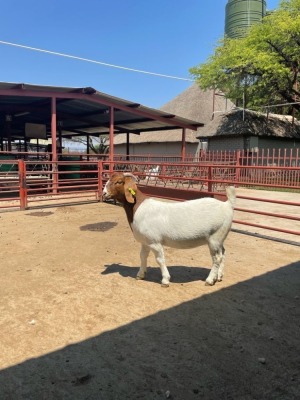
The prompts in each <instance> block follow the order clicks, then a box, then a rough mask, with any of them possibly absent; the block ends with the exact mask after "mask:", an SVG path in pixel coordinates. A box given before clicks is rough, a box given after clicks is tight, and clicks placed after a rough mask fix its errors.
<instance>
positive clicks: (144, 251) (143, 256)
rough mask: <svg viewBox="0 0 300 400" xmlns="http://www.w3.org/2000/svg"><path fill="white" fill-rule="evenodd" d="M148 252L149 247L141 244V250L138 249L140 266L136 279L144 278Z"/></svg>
mask: <svg viewBox="0 0 300 400" xmlns="http://www.w3.org/2000/svg"><path fill="white" fill-rule="evenodd" d="M149 253H150V248H149V247H148V246H146V245H144V244H142V247H141V251H140V258H141V266H140V269H139V272H138V273H137V276H136V279H145V275H146V272H147V259H148V255H149Z"/></svg>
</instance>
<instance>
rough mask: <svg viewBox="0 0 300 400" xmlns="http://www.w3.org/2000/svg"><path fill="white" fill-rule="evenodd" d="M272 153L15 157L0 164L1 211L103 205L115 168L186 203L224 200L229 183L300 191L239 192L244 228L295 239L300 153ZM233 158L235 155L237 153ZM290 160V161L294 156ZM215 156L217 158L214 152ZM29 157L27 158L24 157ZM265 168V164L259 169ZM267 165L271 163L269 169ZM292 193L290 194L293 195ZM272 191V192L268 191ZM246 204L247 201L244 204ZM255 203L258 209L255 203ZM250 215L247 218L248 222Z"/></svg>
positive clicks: (147, 187)
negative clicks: (197, 157)
mask: <svg viewBox="0 0 300 400" xmlns="http://www.w3.org/2000/svg"><path fill="white" fill-rule="evenodd" d="M270 154H271V152H269V153H267V156H265V155H264V156H263V155H262V154H260V156H259V157H257V156H256V157H253V156H252V155H251V157H250V154H249V153H247V156H246V155H245V154H241V153H239V154H237V153H235V155H236V157H235V158H232V157H231V156H229V153H228V152H227V153H226V154H224V153H223V154H222V155H220V153H219V158H218V159H217V157H216V153H215V154H214V157H215V158H214V159H215V163H210V162H209V161H208V160H207V157H206V156H205V157H206V159H205V160H204V161H203V159H202V161H197V162H195V161H193V162H184V163H183V162H177V163H175V162H170V161H163V162H161V161H160V162H159V161H158V160H157V159H154V160H153V159H151V160H147V161H140V160H131V161H125V160H121V159H120V158H118V159H115V160H114V161H113V162H108V161H103V160H102V161H99V160H98V159H97V158H98V157H96V156H87V155H86V156H81V157H77V156H74V155H72V156H71V157H69V158H67V157H63V158H62V159H61V160H60V161H58V162H56V163H54V162H52V161H49V159H47V158H45V157H44V158H41V157H40V158H37V157H35V158H34V157H28V155H27V156H26V158H27V159H16V158H13V157H11V159H9V158H5V159H1V160H0V208H1V209H2V210H7V209H10V208H12V207H14V208H16V209H27V208H32V207H35V206H39V207H41V206H43V205H56V204H62V203H64V204H71V203H74V202H76V203H78V202H83V201H85V202H90V201H99V200H100V199H101V192H102V187H103V184H104V182H105V181H106V180H107V178H108V176H109V173H110V172H111V171H113V170H121V171H126V172H132V173H134V174H135V175H137V176H138V177H139V180H140V181H139V184H140V186H141V187H142V189H143V190H144V191H145V192H146V193H149V194H151V195H153V196H158V197H164V198H169V199H173V200H186V199H192V198H198V197H203V196H216V197H222V196H224V192H225V187H226V186H227V185H235V186H236V187H238V188H248V189H253V188H254V189H265V190H277V191H278V190H280V191H282V192H283V193H285V191H288V192H291V191H293V192H295V193H296V194H297V193H298V194H299V201H298V200H297V201H290V200H282V199H279V200H278V199H276V196H275V192H272V193H271V194H269V196H271V198H262V196H261V194H262V193H264V192H261V191H258V190H257V192H256V193H257V195H256V194H255V195H253V194H252V195H249V194H248V195H247V192H246V194H243V195H241V194H239V196H238V201H239V203H240V204H241V205H238V206H237V207H236V214H237V215H238V219H236V220H235V222H236V223H238V224H243V225H245V226H249V227H250V226H252V227H257V228H261V229H269V230H273V231H277V232H282V233H285V234H290V235H300V224H299V221H300V211H299V210H300V165H299V157H298V152H296V151H295V152H293V153H292V154H291V153H289V154H288V153H287V152H281V154H280V152H278V153H277V155H276V157H275V154H274V153H272V154H271V155H270ZM231 155H232V154H231ZM288 156H289V157H288ZM210 157H212V158H213V155H212V154H210ZM24 158H25V157H24ZM258 164H260V165H258ZM265 164H266V165H265ZM288 192H287V193H288ZM265 193H269V192H265ZM243 201H244V202H247V204H246V205H245V206H244V205H243ZM249 202H250V204H253V205H249ZM262 203H264V204H266V203H269V204H270V205H273V206H274V205H278V206H280V207H281V208H282V209H284V212H283V211H281V210H278V209H276V210H275V211H273V210H272V209H271V207H270V209H269V210H268V211H267V212H266V211H265V210H262V209H260V207H259V204H262ZM243 215H247V218H243V217H242V216H243ZM251 215H252V216H255V217H256V216H258V215H260V216H262V217H263V218H269V217H274V218H277V220H284V221H290V222H291V226H286V225H284V226H281V224H278V223H277V222H275V223H274V225H268V224H266V223H261V222H259V223H258V222H257V221H256V220H255V218H250V219H249V217H251Z"/></svg>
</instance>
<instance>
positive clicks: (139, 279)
mask: <svg viewBox="0 0 300 400" xmlns="http://www.w3.org/2000/svg"><path fill="white" fill-rule="evenodd" d="M135 279H136V280H137V281H142V280H144V279H145V277H142V276H136V277H135Z"/></svg>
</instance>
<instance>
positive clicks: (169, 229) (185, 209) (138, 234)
mask: <svg viewBox="0 0 300 400" xmlns="http://www.w3.org/2000/svg"><path fill="white" fill-rule="evenodd" d="M232 213H233V210H232V206H231V204H230V203H229V202H221V201H218V200H216V199H213V198H203V199H197V200H190V201H185V202H182V203H177V202H174V203H171V202H163V201H159V200H155V199H152V198H148V199H146V200H144V201H143V203H142V204H141V205H140V206H139V208H138V209H137V211H136V213H135V215H134V219H133V222H132V224H131V227H132V231H133V234H134V236H135V238H136V239H137V240H138V241H139V242H141V243H143V244H146V245H149V244H151V243H161V244H162V245H165V246H168V247H174V248H178V249H189V248H193V247H197V246H201V245H203V244H206V243H207V242H208V240H209V238H210V237H211V236H212V235H215V234H217V235H218V231H219V230H220V229H221V231H222V233H223V231H224V230H226V231H229V229H230V227H231V221H232ZM222 233H220V234H221V236H222Z"/></svg>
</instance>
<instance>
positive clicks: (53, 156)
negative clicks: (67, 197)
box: [51, 96, 58, 193]
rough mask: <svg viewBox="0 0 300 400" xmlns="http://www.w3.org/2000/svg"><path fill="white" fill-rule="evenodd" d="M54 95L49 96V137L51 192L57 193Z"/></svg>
mask: <svg viewBox="0 0 300 400" xmlns="http://www.w3.org/2000/svg"><path fill="white" fill-rule="evenodd" d="M56 125H57V122H56V97H54V96H53V97H51V139H52V173H53V175H52V182H53V193H57V186H58V173H57V171H58V168H57V150H56V138H57V132H56Z"/></svg>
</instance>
